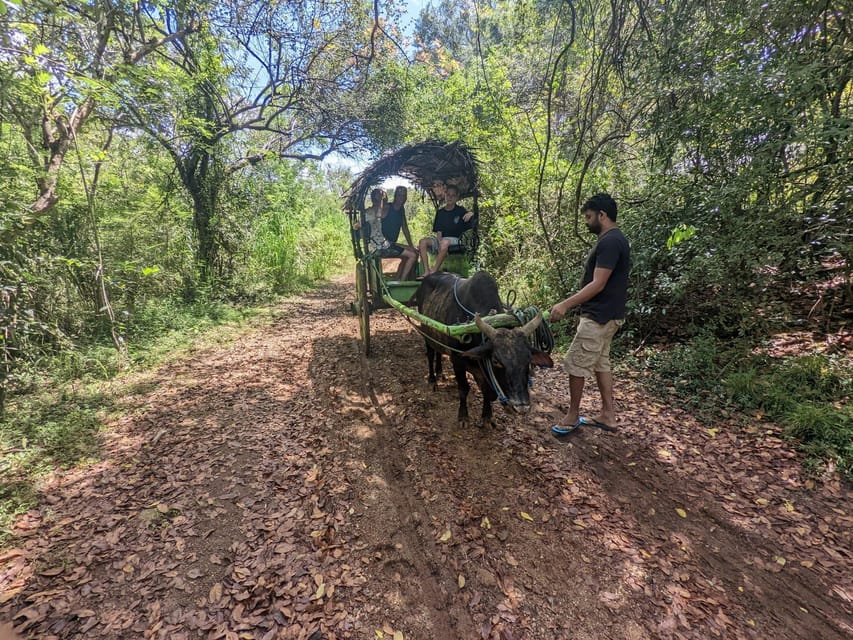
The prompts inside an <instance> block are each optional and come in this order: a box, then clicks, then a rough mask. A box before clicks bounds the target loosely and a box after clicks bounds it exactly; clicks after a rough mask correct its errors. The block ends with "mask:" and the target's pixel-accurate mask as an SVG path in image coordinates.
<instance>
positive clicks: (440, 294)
mask: <svg viewBox="0 0 853 640" xmlns="http://www.w3.org/2000/svg"><path fill="white" fill-rule="evenodd" d="M415 295H416V300H417V305H418V311H419V312H420V313H421V314H423V315H425V316H427V317H429V318H432V319H433V320H437V321H438V322H441V323H443V324H446V325H453V324H459V323H465V322H471V320H472V319H473V321H474V322H475V323H476V325H477V327H478V328H479V329H480V332H481V334H482V340H481V343H480V344H476V345H474V346H473V347H472V346H470V345H464V344H463V343H462V342H460V341H459V340H456V339H454V338H451V337H449V336H447V335H444V334H442V333H440V332H438V331H436V330H434V329H431V328H430V327H428V326H426V325H424V326H422V328H421V330H422V332H423V334H424V341H425V343H426V351H427V361H428V363H429V381H430V383H432V384H433V387H435V384H436V377H437V376H439V375H441V354H442V353H448V354H449V355H450V362H451V364H452V365H453V373H454V374H455V376H456V384H457V388H458V390H459V422H460V423H461V424H467V423H468V402H467V399H468V392H469V391H470V385H469V384H468V376H467V375H466V373H467V372H470V373H471V374H472V376H473V377H474V380H476V382H477V385H478V386H479V387H480V391H481V392H482V394H483V414H482V422H481V426H486V425H488V424H493V420H494V419H493V416H492V402H494V401H495V400H497V399H498V393H500V394H501V396H500V400H501V402H502V403H503V404H504V405H505V406H508V407H509V408H510V409H512V410H513V411H515V412H517V413H522V414H523V413H527V412H528V411H529V410H530V392H529V389H528V387H529V382H530V376H531V368H532V367H533V366H539V367H553V366H554V363H553V362H552V360H551V357H550V356H549V355H548V354H547V353H545V352H543V351H541V350H539V349H536V348H535V347H533V346H531V344H530V337H531V336H532V335H533V334H534V333H535V331H536V330H537V329H538V328H539V325H540V324H541V323H542V313H541V312H540V313H539V314H537V316H536V317H535V318H533V319H532V320H530V321H529V322H527V323H526V324H525V325H524V326H521V327H515V328H512V329H503V328H501V329H496V328H494V327H492V326H490V325H488V324H486V323H485V322H483V320H482V319H481V316H487V315H490V314H493V313H499V312H501V311H502V310H503V303H502V302H501V299H500V295H499V293H498V285H497V283H496V282H495V279H494V278H493V277H492V276H491V275H490V274H488V273H487V272H485V271H478V272H477V273H475V274H474V275H473V276H472V277H470V278H460V277H459V276H457V275H455V274H452V273H445V272H438V273H434V274H432V275H429V276H427V277H426V278H424V280H423V282H422V283H421V285H420V287H419V288H418V291H417V293H416V294H415Z"/></svg>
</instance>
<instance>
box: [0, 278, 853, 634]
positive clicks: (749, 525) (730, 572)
mask: <svg viewBox="0 0 853 640" xmlns="http://www.w3.org/2000/svg"><path fill="white" fill-rule="evenodd" d="M351 297H352V285H351V283H348V282H340V283H336V284H333V285H330V286H328V287H327V288H325V289H323V290H321V291H318V292H315V293H313V294H309V295H307V296H304V297H302V298H297V299H294V300H291V301H290V302H288V303H287V304H285V305H283V306H282V308H281V310H280V315H279V316H278V318H277V320H276V321H275V322H274V324H273V325H272V326H271V327H267V328H264V329H262V330H257V331H255V332H253V333H251V334H249V335H246V336H244V337H242V338H241V339H240V340H239V342H238V343H237V344H235V345H233V346H229V347H223V348H221V349H217V350H208V351H202V352H197V353H195V354H193V355H192V357H191V358H189V359H186V360H183V361H181V362H178V363H175V364H170V365H167V366H164V367H162V368H161V369H160V370H158V371H157V372H156V374H154V375H153V376H151V377H149V378H147V379H144V380H140V381H138V383H137V384H136V387H135V388H134V389H133V390H132V393H131V394H130V395H128V396H125V402H126V403H127V407H126V409H127V411H126V417H124V418H122V419H120V420H118V421H116V422H115V423H114V424H112V425H111V426H110V429H109V430H108V432H107V433H105V434H104V437H103V455H102V459H101V461H100V462H98V463H97V464H94V465H93V466H90V467H88V468H85V469H80V470H76V471H73V472H64V473H57V474H56V476H55V477H54V478H52V480H51V482H50V483H49V485H47V486H45V487H44V491H43V499H42V502H41V504H40V506H39V507H38V508H37V509H35V510H33V511H32V512H30V513H27V514H26V515H25V516H23V517H21V518H20V519H19V521H18V522H17V526H16V530H15V533H16V538H15V541H14V544H15V546H14V548H11V549H7V550H6V551H5V553H3V554H2V556H0V563H2V564H0V589H2V596H0V619H2V620H5V621H11V622H13V623H14V624H15V625H16V627H17V629H18V631H19V632H20V633H21V634H22V635H23V636H25V637H30V638H40V639H47V638H62V639H66V638H68V639H72V638H73V639H77V638H164V639H175V640H180V639H183V638H210V639H214V638H227V639H238V638H245V639H256V638H257V639H260V638H263V639H271V638H294V639H302V640H306V639H310V640H320V639H326V640H334V639H341V638H363V639H367V638H371V639H375V638H380V639H382V638H385V639H389V640H391V639H393V640H399V639H400V638H405V639H410V640H434V639H439V640H455V639H464V640H467V639H472V640H473V639H478V638H484V639H489V638H491V639H512V638H515V639H531V640H532V639H541V640H553V639H555V638H557V639H563V638H565V639H578V640H585V639H589V640H592V639H602V638H614V639H622V638H625V639H628V640H640V639H644V638H696V639H699V638H702V639H705V638H780V639H789V638H804V639H806V638H807V639H814V638H823V639H833V638H849V637H851V634H853V623H851V611H853V610H851V598H853V586H851V576H853V571H851V568H853V567H851V529H852V528H853V527H851V514H850V493H849V491H848V490H847V489H845V488H844V487H843V486H840V485H838V484H837V483H836V482H825V483H822V484H818V485H814V484H813V483H811V482H810V481H808V480H807V479H806V478H804V477H803V475H802V473H801V470H800V466H799V461H798V460H797V459H796V458H795V456H794V454H793V453H792V451H791V449H790V447H789V446H788V445H787V444H786V443H785V442H783V441H782V440H781V439H779V437H778V434H777V431H776V429H775V427H773V426H772V425H768V424H761V423H757V422H755V421H752V422H750V421H744V420H742V419H741V420H738V421H734V420H733V421H732V422H731V423H720V424H716V425H711V426H708V425H700V424H698V423H697V422H696V421H695V420H694V419H693V418H692V417H691V416H690V415H688V414H686V413H685V412H683V411H680V410H678V409H677V408H673V407H670V406H665V405H663V404H662V403H661V402H660V401H658V400H656V399H655V398H649V397H646V396H644V395H643V393H642V392H641V390H640V388H639V387H638V386H637V385H636V384H635V383H634V381H633V380H631V379H630V376H626V375H623V376H622V377H621V378H620V384H619V387H618V389H617V398H618V401H619V403H620V405H621V407H622V408H623V411H622V412H621V416H622V425H621V427H620V431H619V433H617V434H609V433H604V432H598V431H594V430H588V431H580V432H577V433H575V434H572V436H570V437H569V438H567V439H566V441H564V442H558V441H557V440H555V439H553V438H551V437H550V436H549V435H548V433H547V432H548V425H549V424H550V422H551V421H550V417H549V414H550V413H554V412H557V411H559V408H558V407H559V405H560V403H561V402H563V401H564V398H565V394H566V382H567V381H566V379H565V376H564V375H563V374H562V373H561V372H560V371H558V370H554V371H548V372H543V373H539V374H537V376H536V380H535V386H534V391H535V398H534V399H535V400H536V401H537V407H536V409H535V410H534V412H533V413H532V414H531V415H529V416H527V417H526V418H524V419H522V418H519V417H515V416H511V415H509V414H506V413H504V412H502V411H501V410H500V409H498V413H497V415H498V418H499V421H500V427H499V428H497V429H489V430H485V431H480V430H478V429H477V428H476V427H472V428H470V429H460V428H458V427H457V426H456V424H455V415H456V392H455V384H454V383H453V381H452V380H449V379H448V380H445V381H444V382H443V383H442V385H441V386H440V388H439V390H438V392H435V393H434V392H432V390H431V389H429V388H428V387H427V384H426V381H425V362H424V360H425V358H424V357H423V354H422V351H423V347H422V341H421V340H420V338H419V337H418V336H417V335H416V334H415V333H414V331H413V330H412V329H411V328H410V326H409V325H408V324H407V323H406V322H405V320H404V319H403V317H402V316H401V315H399V314H398V313H396V312H394V311H390V310H388V311H380V312H377V313H376V314H375V315H374V316H373V318H372V325H373V331H374V333H373V344H374V348H375V351H376V355H375V356H374V357H373V358H371V359H370V361H367V360H365V359H364V358H362V357H361V356H360V355H359V353H360V351H359V342H358V338H357V335H358V329H357V323H356V320H355V319H354V318H352V317H351V316H349V315H348V314H347V312H346V311H345V307H346V303H347V302H348V301H349V300H350V299H351ZM626 378H628V379H626ZM479 401H480V399H479V394H476V393H475V394H473V397H472V398H471V405H472V414H474V415H476V413H477V412H478V411H479ZM594 408H595V406H594V403H593V401H592V400H590V401H588V403H587V404H586V406H585V409H586V410H588V411H591V410H594Z"/></svg>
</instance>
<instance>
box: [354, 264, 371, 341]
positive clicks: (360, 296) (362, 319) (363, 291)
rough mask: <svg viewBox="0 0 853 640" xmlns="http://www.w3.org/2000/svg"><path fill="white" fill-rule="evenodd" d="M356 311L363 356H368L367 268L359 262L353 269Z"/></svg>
mask: <svg viewBox="0 0 853 640" xmlns="http://www.w3.org/2000/svg"><path fill="white" fill-rule="evenodd" d="M355 294H356V311H357V312H358V329H359V335H360V336H361V343H362V344H363V345H364V355H365V356H370V299H369V296H368V293H367V267H366V266H365V265H364V264H363V263H361V262H359V263H358V264H357V265H356V267H355Z"/></svg>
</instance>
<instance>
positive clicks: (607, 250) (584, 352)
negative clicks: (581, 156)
mask: <svg viewBox="0 0 853 640" xmlns="http://www.w3.org/2000/svg"><path fill="white" fill-rule="evenodd" d="M581 211H582V213H583V215H584V217H585V218H586V228H587V229H589V231H590V232H591V233H594V234H596V235H597V236H598V241H597V242H596V243H595V246H594V247H593V248H592V251H590V253H589V256H588V257H587V260H586V266H585V268H584V274H583V279H582V280H581V288H580V290H579V291H578V292H577V293H575V294H574V295H572V296H570V297H569V298H566V299H565V300H563V301H562V302H558V303H557V304H555V305H554V306H553V307H551V315H550V318H549V320H550V321H551V322H558V321H559V320H561V319H562V318H563V317H565V315H566V313H567V312H568V311H569V309H572V308H574V307H579V309H580V315H581V317H580V321H579V322H578V328H577V333H576V334H575V339H574V340H573V341H572V346H571V347H570V348H569V353H568V355H567V356H566V359H565V361H564V363H563V367H564V369H565V370H566V372H567V373H568V374H569V395H570V404H569V411H568V413H566V415H565V416H564V417H563V420H562V422H561V423H560V424H556V425H554V426H553V427H551V430H552V431H553V432H554V433H555V434H557V435H566V434H567V433H571V432H572V431H574V430H575V429H577V428H578V427H580V426H581V425H584V424H587V425H592V426H597V427H601V428H604V429H612V428H613V427H612V426H611V425H615V424H616V412H615V409H614V407H613V376H612V374H611V372H610V343H611V340H612V339H613V336H614V334H615V333H616V331H617V330H618V329H619V327H621V326H622V324H623V323H624V322H625V303H626V302H627V299H628V269H629V267H630V262H631V248H630V246H629V244H628V240H627V238H625V236H624V235H623V233H622V231H621V230H620V229H619V227H618V226H617V225H616V201H615V200H613V198H611V197H610V195H608V194H606V193H599V194H596V195H594V196H593V197H592V198H590V199H589V200H587V201H586V202H585V203H584V205H583V207H582V208H581ZM593 374H595V379H596V382H597V383H598V391H599V393H600V394H601V412H600V413H599V414H598V415H597V416H596V417H595V418H584V417H582V416H581V415H580V405H581V397H582V395H583V388H584V382H585V380H586V378H587V376H589V377H591V376H592V375H593Z"/></svg>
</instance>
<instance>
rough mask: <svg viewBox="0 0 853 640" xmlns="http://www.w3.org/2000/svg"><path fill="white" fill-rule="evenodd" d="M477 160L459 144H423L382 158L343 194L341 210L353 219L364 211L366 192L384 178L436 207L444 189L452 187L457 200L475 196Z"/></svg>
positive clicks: (477, 187) (428, 141) (427, 142)
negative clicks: (398, 180)
mask: <svg viewBox="0 0 853 640" xmlns="http://www.w3.org/2000/svg"><path fill="white" fill-rule="evenodd" d="M477 175H478V174H477V159H476V158H475V157H474V154H473V153H472V152H471V150H470V149H468V148H467V147H466V146H465V145H464V144H463V143H462V142H458V141H457V142H449V143H448V142H441V141H439V140H427V141H426V142H420V143H418V144H412V145H408V146H406V147H403V148H402V149H399V150H398V151H395V152H394V153H391V154H388V155H386V156H383V157H382V158H380V159H379V160H377V161H376V162H374V163H373V164H372V165H370V166H369V167H367V169H365V170H364V171H362V172H361V175H359V177H358V179H357V180H356V181H355V182H354V183H353V185H352V186H351V187H350V189H349V191H348V192H347V194H346V202H345V205H344V209H345V210H346V211H348V212H349V213H350V215H353V214H354V213H356V212H360V211H363V210H364V204H365V201H366V199H367V195H368V193H369V192H370V190H371V189H372V188H374V187H376V186H377V185H379V184H381V183H382V181H383V180H385V179H386V178H390V177H392V176H400V177H402V178H406V179H407V180H409V181H410V182H411V183H412V184H414V185H415V186H416V187H417V188H419V189H421V190H422V191H424V192H425V193H426V194H427V195H429V197H430V199H431V200H432V201H433V204H435V206H436V207H437V206H438V205H439V203H440V202H441V200H442V196H443V190H444V187H445V186H447V185H450V184H452V185H455V186H456V187H457V188H458V189H459V198H460V199H461V198H467V197H470V196H473V197H474V199H475V200H474V209H475V210H476V207H477V205H476V198H477V196H478V195H479V188H480V185H479V182H478V178H477Z"/></svg>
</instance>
